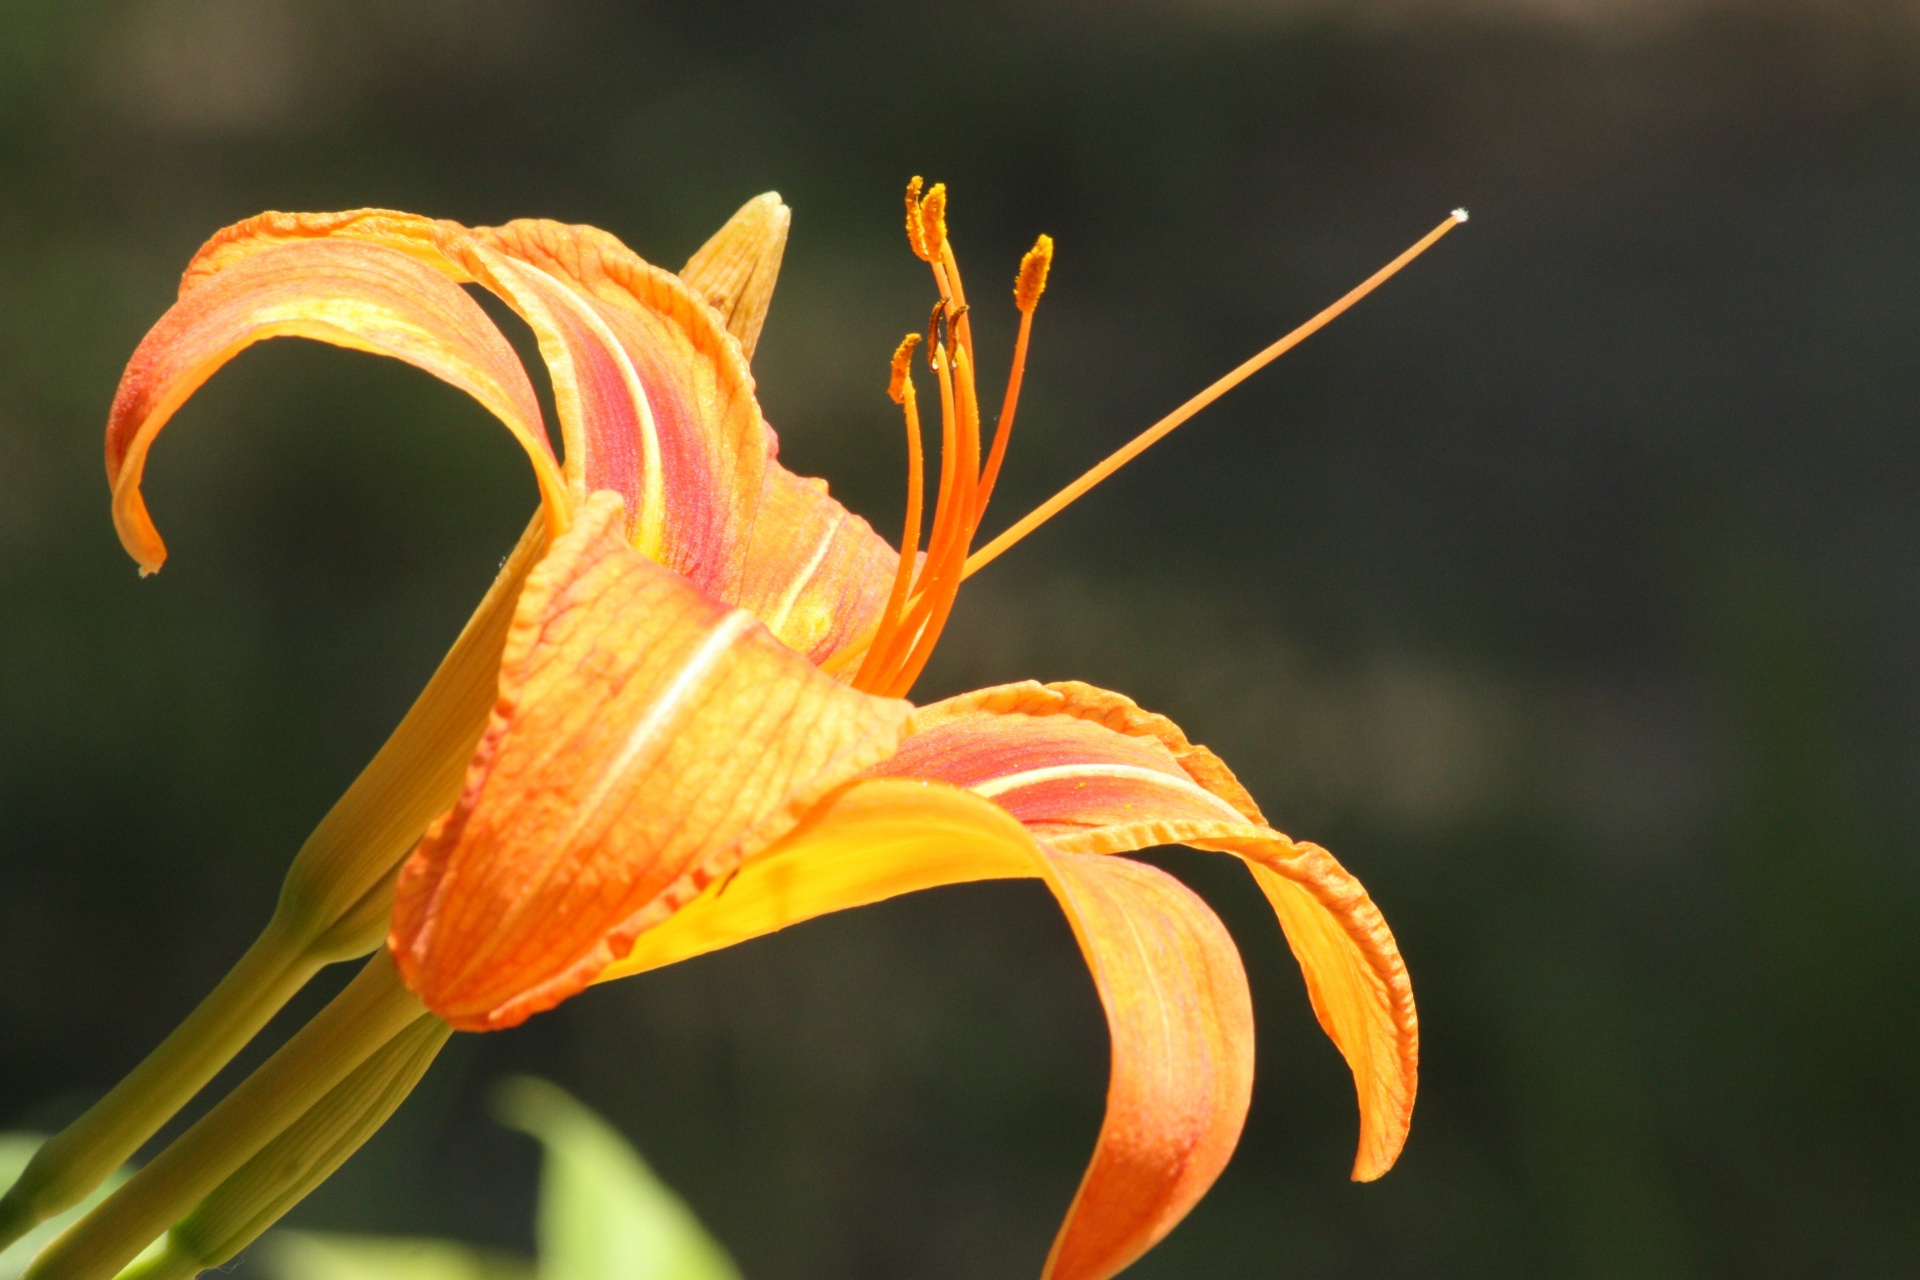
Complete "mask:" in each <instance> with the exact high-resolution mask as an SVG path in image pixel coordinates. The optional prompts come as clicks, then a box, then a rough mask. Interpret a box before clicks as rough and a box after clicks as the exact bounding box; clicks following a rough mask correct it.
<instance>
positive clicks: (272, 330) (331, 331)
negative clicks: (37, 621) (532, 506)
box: [106, 240, 565, 573]
mask: <svg viewBox="0 0 1920 1280" xmlns="http://www.w3.org/2000/svg"><path fill="white" fill-rule="evenodd" d="M277 337H303V338H314V339H318V340H319V341H322V342H331V343H333V344H335V345H337V346H343V347H352V348H355V349H357V350H361V351H371V352H373V353H375V354H377V355H386V356H393V357H394V358H396V359H399V360H405V361H406V362H407V363H409V364H412V365H415V366H416V367H418V368H421V369H424V370H426V371H427V372H428V373H431V374H433V375H434V376H435V377H438V378H441V379H443V380H444V381H446V382H449V383H451V384H452V385H454V386H456V387H459V388H460V389H461V390H463V391H465V392H467V393H468V394H469V395H471V396H473V397H474V399H476V400H478V401H479V402H480V403H481V404H483V405H485V406H486V407H487V408H488V409H489V410H491V411H492V412H493V414H494V415H495V416H496V417H498V418H499V419H500V420H501V421H502V422H504V423H505V424H506V426H507V429H508V430H509V431H511V432H512V433H513V435H514V438H515V439H517V440H518V441H519V442H520V444H521V447H522V448H524V449H525V450H526V452H527V456H528V457H529V458H530V459H532V461H533V465H534V471H535V474H536V476H537V477H538V479H539V481H540V487H541V492H542V496H543V498H544V499H545V500H546V502H547V504H548V510H549V515H550V517H551V519H552V520H553V521H554V523H555V525H556V528H557V527H558V526H559V525H560V523H561V522H563V521H564V518H565V502H564V496H565V495H564V489H563V486H562V483H561V480H560V474H559V469H558V467H557V465H556V463H555V460H554V457H553V453H552V450H551V448H550V447H549V446H548V444H547V436H546V428H545V426H544V425H543V424H542V422H541V418H540V408H539V402H538V401H537V400H536V399H535V398H534V394H533V387H532V385H531V384H530V383H529V382H528V381H527V376H526V371H525V370H524V369H523V368H522V367H521V364H520V360H519V357H517V356H516V355H515V354H514V352H513V348H512V347H511V346H510V345H509V344H508V343H507V340H506V338H505V337H504V336H503V335H502V334H501V333H500V331H499V329H498V328H496V327H495V325H494V323H493V322H492V321H491V320H489V319H488V318H487V315H486V313H485V312H483V311H482V310H481V309H480V308H479V306H478V305H476V304H475V303H474V301H473V299H471V298H469V297H468V296H467V295H466V294H465V292H463V291H462V290H461V289H460V288H459V287H458V286H457V285H455V284H454V283H452V282H451V281H450V280H448V279H447V278H446V277H445V276H444V275H443V274H441V273H440V272H438V271H436V270H434V269H433V268H432V267H430V266H428V265H426V264H424V263H423V262H422V261H421V260H420V258H419V257H418V256H417V255H415V254H412V253H409V252H406V251H404V250H401V249H398V248H394V247H391V246H389V245H387V244H382V243H375V242H364V243H356V242H353V241H349V240H329V241H322V240H306V241H291V242H282V243H275V244H273V245H270V246H262V247H258V248H257V249H256V250H255V251H253V252H250V253H248V254H246V255H244V257H237V258H235V259H234V260H233V261H231V262H230V263H228V264H227V265H226V267H225V269H223V270H220V271H218V272H212V271H202V272H189V274H188V277H187V280H186V282H185V283H184V284H183V286H182V289H181V294H180V299H179V301H178V302H176V303H175V304H174V305H173V307H172V308H171V309H170V310H168V312H167V313H166V314H165V315H164V316H162V317H161V318H160V320H159V322H158V323H157V324H155V325H154V327H153V329H152V330H151V331H149V332H148V334H147V336H146V337H145V339H143V340H142V341H141V343H140V346H139V348H138V349H137V350H136V351H135V352H134V354H133V359H132V360H131V361H129V363H128V365H127V368H126V372H125V373H124V374H122V376H121V379H120V388H119V391H118V392H117V393H116V394H115V396H114V401H113V408H112V410H111V412H110V414H109V416H108V421H107V437H106V454H107V479H108V482H109V483H110V484H112V486H113V515H114V524H115V526H116V528H118V530H119V532H120V539H121V542H122V543H123V544H124V545H125V546H126V548H127V551H128V553H129V554H130V555H132V556H133V558H134V559H135V560H136V561H137V562H138V563H139V565H140V568H141V571H142V572H146V573H151V572H152V571H153V570H155V569H157V568H159V567H160V565H161V563H162V562H163V561H164V560H165V559H166V546H165V544H164V543H163V542H162V541H161V538H160V535H159V532H158V531H157V530H156V529H155V528H154V526H153V521H152V518H151V516H150V515H149V514H148V512H147V506H146V502H145V500H144V499H143V498H142V496H141V492H140V482H141V477H142V474H143V473H144V471H145V468H146V458H147V451H148V450H149V448H151V447H152V444H153V441H154V438H155V437H156V436H157V435H158V434H159V432H160V429H161V428H162V427H164V426H165V425H166V423H167V421H168V419H170V418H171V417H172V416H173V414H174V412H175V411H176V410H177V409H178V408H179V407H180V406H181V405H182V404H183V403H185V401H186V400H187V398H188V397H189V396H191V395H192V394H193V393H194V391H196V390H197V389H198V388H199V387H200V384H201V383H203V382H205V381H206V380H207V379H208V378H209V377H211V376H213V374H214V372H215V371H216V370H218V369H219V368H220V366H222V365H224V364H225V363H226V362H227V361H229V360H231V359H232V358H233V357H234V356H236V355H238V354H239V353H240V352H241V351H243V350H245V349H246V348H247V347H249V346H251V345H252V344H254V343H256V342H259V341H262V340H263V339H266V338H277Z"/></svg>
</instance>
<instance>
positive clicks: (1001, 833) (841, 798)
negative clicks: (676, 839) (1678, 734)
mask: <svg viewBox="0 0 1920 1280" xmlns="http://www.w3.org/2000/svg"><path fill="white" fill-rule="evenodd" d="M1035 857H1036V849H1035V846H1034V842H1033V837H1032V836H1030V835H1028V834H1027V831H1026V829H1025V828H1024V827H1022V826H1021V825H1020V824H1019V823H1018V822H1015V821H1014V820H1013V819H1012V818H1010V817H1009V816H1007V814H1006V812H1005V811H1004V810H1003V809H1001V808H999V807H998V806H997V805H993V804H990V803H988V802H987V801H985V800H982V799H980V798H979V797H977V796H973V795H970V794H968V793H967V792H965V791H961V790H959V789H958V788H955V787H947V786H942V785H940V784H938V783H929V782H912V781H907V780H904V779H897V778H873V779H864V780H862V781H859V782H855V783H851V784H849V785H847V786H845V787H842V788H840V789H839V790H838V791H835V792H834V793H832V794H831V795H830V796H828V797H827V799H826V800H824V801H823V802H821V803H820V804H819V805H817V806H816V807H815V808H814V809H813V810H812V811H811V812H809V813H808V814H807V816H806V818H805V819H804V820H803V821H802V822H801V823H800V824H799V825H798V826H796V827H795V828H794V829H793V830H792V831H791V832H789V833H788V834H787V835H786V836H785V837H783V838H782V839H780V840H777V841H775V842H774V843H773V844H771V845H769V846H768V847H767V848H766V849H764V850H762V851H761V852H760V853H759V854H757V855H755V856H754V857H752V858H749V859H747V861H746V862H744V863H742V864H741V866H740V869H739V870H738V871H737V872H735V873H734V875H733V876H731V877H730V878H726V879H722V880H720V881H718V882H716V883H715V884H713V885H712V886H711V887H709V888H708V889H707V891H706V892H704V893H702V894H701V895H700V896H699V897H698V898H695V899H694V900H693V901H692V902H690V903H688V904H687V905H686V906H684V907H682V908H681V909H680V910H679V911H677V912H675V913H674V914H673V916H672V917H670V918H669V919H667V920H665V921H663V922H661V923H660V924H658V925H656V926H655V927H653V928H651V929H649V930H647V931H646V932H645V933H643V934H641V935H640V936H639V938H638V939H637V940H635V942H634V945H633V950H632V951H630V952H629V953H628V954H627V956H626V958H625V959H622V960H616V961H615V962H614V963H613V964H611V965H609V966H608V967H607V968H606V969H605V970H603V971H602V972H601V974H600V976H599V977H598V978H597V979H596V981H599V982H608V981H611V980H612V979H614V978H624V977H628V976H630V975H632V974H636V973H644V972H645V971H647V970H649V969H658V968H660V967H661V966H662V965H669V964H676V963H678V962H679V961H681V960H687V959H690V958H692V957H693V956H697V955H704V954H706V953H707V952H709V951H718V950H719V949H721V948H722V947H730V946H733V945H734V944H735V943H737V942H745V941H746V940H747V939H749V938H757V937H760V936H762V935H763V934H768V933H773V932H776V931H777V930H780V929H784V928H786V927H788V926H789V925H795V924H799V923H800V922H802V921H804V920H811V919H813V918H814V917H816V916H823V915H827V914H829V913H831V912H835V911H845V910H847V909H849V908H851V907H863V906H867V905H869V904H870V903H875V902H883V901H885V900H886V899H888V898H895V897H898V896H899V895H901V894H903V893H914V892H917V891H919V890H921V889H933V888H938V887H939V886H941V885H948V884H964V883H967V882H968V881H972V880H1005V879H1018V878H1022V877H1029V876H1036V875H1038V874H1040V872H1039V868H1038V866H1037V865H1036V862H1035Z"/></svg>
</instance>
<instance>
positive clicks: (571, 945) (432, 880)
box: [388, 493, 911, 1030]
mask: <svg viewBox="0 0 1920 1280" xmlns="http://www.w3.org/2000/svg"><path fill="white" fill-rule="evenodd" d="M624 523H625V516H624V511H623V509H622V503H621V502H620V500H619V497H618V495H616V494H611V493H600V494H595V495H594V496H593V497H592V498H591V499H589V500H588V502H587V503H586V504H585V505H584V506H583V507H582V508H581V509H580V511H579V513H578V515H577V517H576V520H575V523H574V525H573V528H572V529H570V530H569V532H568V533H567V534H566V535H565V536H563V537H562V538H561V539H560V540H559V541H557V542H556V543H555V544H554V548H553V550H552V551H551V552H550V553H549V554H548V556H547V558H546V559H545V560H544V561H542V562H541V563H540V564H539V565H538V566H536V567H535V569H534V570H533V572H532V573H531V574H530V575H529V577H528V581H527V586H526V588H525V589H524V590H523V591H522V593H521V596H520V601H519V605H518V609H517V611H516V613H515V617H514V624H513V628H512V631H511V632H510V633H509V635H508V639H507V644H506V650H505V654H504V656H503V658H502V660H501V666H500V695H499V701H498V703H497V704H496V707H495V710H494V713H493V718H492V720H491V722H490V723H489V725H488V727H487V731H486V733H485V734H484V735H483V736H482V738H481V741H480V746H479V748H478V749H477V750H476V751H475V753H474V757H473V762H472V764H471V765H470V766H469V768H468V773H467V782H466V788H465V790H464V791H463V793H462V795H461V798H460V801H459V803H458V804H457V805H455V806H454V808H453V810H452V811H451V812H449V813H448V814H446V815H444V816H443V817H441V818H440V819H439V820H438V821H436V822H435V823H434V825H433V826H432V827H431V828H430V829H429V830H428V832H427V835H426V836H425V838H424V839H423V840H422V841H421V843H420V847H419V848H418V849H417V850H416V851H415V852H414V855H413V857H412V858H411V859H410V860H409V861H408V863H407V865H406V866H405V867H404V868H403V869H402V871H401V876H400V882H399V885H398V889H397V892H396V901H395V905H394V916H393V930H392V933H391V935H390V937H389V939H388V946H389V947H390V948H391V949H392V951H393V953H394V956H395V960H396V962H397V963H398V965H399V968H400V972H401V975H402V976H403V977H404V978H405V979H406V981H407V984H408V985H409V986H410V987H412V988H413V990H414V991H416V992H418V993H419V994H420V996H421V998H422V999H423V1000H424V1001H425V1002H426V1004H427V1006H428V1007H429V1008H431V1009H432V1010H433V1011H434V1012H435V1013H437V1014H439V1015H440V1016H441V1017H442V1018H444V1019H446V1020H447V1021H448V1022H450V1023H452V1024H453V1025H454V1026H456V1027H460V1028H464V1029H473V1030H481V1029H490V1028H495V1027H504V1026H511V1025H513V1024H515V1023H517V1022H520V1021H521V1020H523V1019H525V1018H526V1017H527V1016H529V1015H530V1014H533V1013H536V1012H539V1011H540V1010H542V1009H546V1008H550V1007H551V1006H553V1005H554V1004H557V1003H558V1002H560V1001H561V1000H564V999H565V998H566V997H568V996H569V995H572V994H574V993H575V992H577V991H579V990H580V989H581V988H583V987H585V986H586V985H587V984H588V983H589V982H591V981H592V980H593V978H594V977H595V976H596V975H597V974H598V973H599V972H600V971H601V970H602V969H604V968H605V967H606V966H607V964H608V963H610V962H611V961H612V960H613V959H614V958H615V957H617V956H621V955H624V954H626V953H627V952H628V951H629V950H630V949H631V947H632V944H633V940H634V939H635V938H636V937H637V936H639V935H640V934H641V933H642V932H643V931H644V930H646V929H647V928H649V927H651V926H653V925H655V924H657V923H659V922H660V921H662V920H664V919H666V918H667V917H669V916H671V915H672V914H673V912H674V911H675V910H676V909H677V908H679V907H681V906H682V905H684V904H685V903H686V902H687V901H688V900H690V899H691V898H693V897H694V896H695V895H696V894H698V893H699V891H700V890H701V888H702V887H703V886H704V885H706V884H707V882H708V881H710V880H711V879H713V878H714V877H715V876H718V875H723V874H725V873H726V872H727V871H729V870H731V869H732V868H733V867H734V866H736V865H738V863H739V861H740V860H741V859H742V858H744V857H746V856H748V855H750V854H752V853H753V852H755V851H757V850H758V849H760V848H762V847H764V846H765V845H766V844H768V843H769V842H771V841H773V840H775V839H777V838H779V837H780V836H782V835H784V834H785V833H786V832H787V831H788V830H789V829H790V828H792V827H793V825H794V824H795V823H797V822H798V821H799V820H800V819H801V818H802V817H803V816H804V815H805V813H806V811H807V810H808V809H809V808H810V807H811V806H812V805H813V804H814V803H815V802H816V801H818V800H819V798H820V797H821V796H822V795H824V794H825V793H826V792H827V791H829V790H831V789H832V788H833V787H835V786H838V785H839V784H840V783H842V782H845V781H846V780H847V779H849V778H850V777H852V776H853V775H854V774H856V773H858V772H859V771H860V770H862V769H864V768H866V767H867V766H869V765H871V764H873V763H874V762H875V761H876V760H878V759H881V758H883V757H885V756H886V755H887V754H888V753H890V752H891V751H892V750H893V748H894V746H895V744H896V743H897V742H898V741H899V738H900V737H901V735H902V734H903V733H904V731H905V729H906V726H907V723H908V718H909V716H910V714H911V708H909V707H908V705H907V704H906V703H904V702H898V701H895V700H892V699H885V698H875V697H871V696H869V695H866V694H862V693H858V692H856V691H854V690H851V689H848V688H846V687H844V686H842V685H840V684H838V683H836V682H834V681H833V680H832V679H830V678H829V677H827V676H824V675H822V674H820V673H819V672H818V671H817V670H815V669H814V668H813V667H812V665H811V664H809V663H807V662H806V661H805V659H803V658H801V657H800V656H799V655H798V654H795V653H794V652H792V651H791V650H790V649H788V648H786V647H785V646H784V645H782V644H781V643H779V642H778V641H777V640H776V639H774V637H773V636H771V635H770V634H769V633H768V632H767V631H766V629H765V628H764V627H762V626H761V625H760V624H759V623H758V622H757V621H755V620H754V619H753V617H752V615H750V614H748V613H746V612H745V611H743V610H740V609H728V608H727V607H726V606H724V605H722V604H719V603H718V602H716V601H714V600H712V599H711V598H709V597H708V596H706V595H704V594H703V593H701V592H700V591H698V590H696V589H695V588H693V587H691V586H690V585H688V584H687V582H686V581H685V580H684V579H683V578H681V577H679V576H678V575H676V574H673V573H671V572H668V571H667V570H664V569H662V568H661V567H660V566H658V565H656V564H654V563H653V562H652V561H650V560H648V559H647V558H646V557H644V556H642V555H640V554H639V553H637V552H635V551H634V550H633V549H632V548H631V547H629V546H628V545H627V544H626V541H625V538H624V536H623V530H624Z"/></svg>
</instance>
